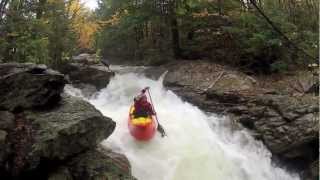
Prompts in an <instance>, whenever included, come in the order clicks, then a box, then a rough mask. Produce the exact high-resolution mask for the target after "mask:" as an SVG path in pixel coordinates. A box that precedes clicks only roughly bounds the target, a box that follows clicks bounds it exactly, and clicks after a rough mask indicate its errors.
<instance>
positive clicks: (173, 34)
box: [170, 17, 181, 59]
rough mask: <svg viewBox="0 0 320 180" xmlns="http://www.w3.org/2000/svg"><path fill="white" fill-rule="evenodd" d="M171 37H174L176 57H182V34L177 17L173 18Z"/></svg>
mask: <svg viewBox="0 0 320 180" xmlns="http://www.w3.org/2000/svg"><path fill="white" fill-rule="evenodd" d="M170 23H171V37H172V39H171V40H172V48H173V53H174V57H175V58H176V59H178V58H180V57H181V48H180V34H179V29H178V21H177V18H176V17H172V19H171V22H170Z"/></svg>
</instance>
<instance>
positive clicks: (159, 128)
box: [147, 89, 166, 136]
mask: <svg viewBox="0 0 320 180" xmlns="http://www.w3.org/2000/svg"><path fill="white" fill-rule="evenodd" d="M147 91H148V95H149V99H150V102H151V106H152V109H153V111H154V112H156V110H155V109H154V106H153V102H152V98H151V94H150V91H149V89H147ZM155 117H156V120H157V123H158V130H159V131H160V133H161V135H162V136H164V135H166V132H165V131H164V129H163V127H162V126H161V124H160V123H159V120H158V116H157V113H155Z"/></svg>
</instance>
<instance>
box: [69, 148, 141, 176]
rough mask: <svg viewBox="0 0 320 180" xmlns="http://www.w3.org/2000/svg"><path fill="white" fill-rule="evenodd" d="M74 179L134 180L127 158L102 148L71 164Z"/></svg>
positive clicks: (89, 152)
mask: <svg viewBox="0 0 320 180" xmlns="http://www.w3.org/2000/svg"><path fill="white" fill-rule="evenodd" d="M69 169H70V172H71V174H72V176H73V177H74V179H77V180H78V179H79V180H100V179H112V180H134V179H135V178H134V177H133V176H132V175H131V167H130V164H129V161H128V160H127V158H126V157H125V156H124V155H122V154H118V153H114V152H112V151H111V150H108V149H104V148H102V147H99V148H97V149H96V150H91V151H88V152H86V153H84V154H82V155H79V156H78V157H77V158H75V159H73V160H72V161H71V162H70V163H69Z"/></svg>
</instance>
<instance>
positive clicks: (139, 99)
mask: <svg viewBox="0 0 320 180" xmlns="http://www.w3.org/2000/svg"><path fill="white" fill-rule="evenodd" d="M134 101H148V98H147V96H146V95H145V94H140V95H138V96H136V97H135V98H134Z"/></svg>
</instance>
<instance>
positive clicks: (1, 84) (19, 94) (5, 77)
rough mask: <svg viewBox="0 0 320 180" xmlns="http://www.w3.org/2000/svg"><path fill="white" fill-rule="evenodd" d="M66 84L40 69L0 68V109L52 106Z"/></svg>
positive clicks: (24, 66)
mask: <svg viewBox="0 0 320 180" xmlns="http://www.w3.org/2000/svg"><path fill="white" fill-rule="evenodd" d="M66 82H67V81H66V80H65V78H64V76H63V75H62V74H60V73H58V72H55V71H52V70H50V69H47V67H46V66H44V65H34V64H17V63H8V64H0V109H7V110H14V109H15V108H33V107H40V106H41V107H43V106H48V105H52V104H55V103H57V102H58V101H59V97H60V93H61V92H62V91H63V88H64V85H65V84H66Z"/></svg>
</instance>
